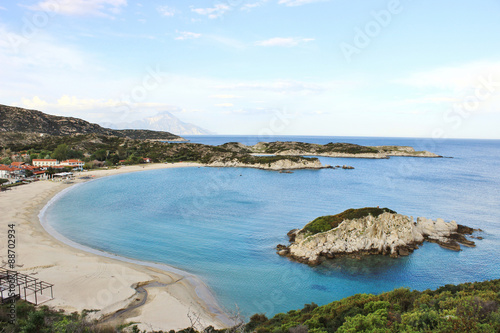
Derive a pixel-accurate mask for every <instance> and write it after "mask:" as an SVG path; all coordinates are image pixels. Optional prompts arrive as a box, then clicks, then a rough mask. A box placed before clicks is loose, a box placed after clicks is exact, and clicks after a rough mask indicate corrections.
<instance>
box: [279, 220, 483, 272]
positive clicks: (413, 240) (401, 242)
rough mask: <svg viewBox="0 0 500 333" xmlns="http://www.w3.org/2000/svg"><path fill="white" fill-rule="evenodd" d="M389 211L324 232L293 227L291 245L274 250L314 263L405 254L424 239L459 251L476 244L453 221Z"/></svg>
mask: <svg viewBox="0 0 500 333" xmlns="http://www.w3.org/2000/svg"><path fill="white" fill-rule="evenodd" d="M352 211H354V210H352ZM389 211H390V210H388V211H384V212H383V213H381V214H380V215H378V216H373V215H368V216H364V217H361V218H354V219H346V220H343V221H342V222H341V223H339V224H338V225H337V226H335V227H333V228H332V229H331V230H327V231H324V232H318V233H311V231H310V228H307V226H306V227H304V228H303V229H294V230H292V231H290V232H289V233H288V236H289V238H290V242H291V243H290V245H288V246H286V245H281V244H280V245H278V246H277V253H278V254H279V255H281V256H287V257H290V258H291V259H293V260H296V261H299V262H302V263H307V264H310V265H317V264H319V263H320V262H321V261H322V260H324V259H325V258H328V259H333V258H335V257H338V256H343V255H366V254H383V255H390V256H391V257H394V258H397V257H399V256H407V255H409V254H410V253H412V252H413V251H414V250H415V249H418V246H419V245H421V244H422V243H423V242H424V241H428V242H433V243H437V244H439V245H440V246H442V247H443V248H446V249H450V250H454V251H460V249H461V247H460V245H464V246H468V247H474V246H475V243H474V242H473V241H471V240H469V239H467V238H466V237H465V235H471V234H472V233H473V231H475V230H474V229H472V228H469V227H466V226H463V225H460V224H457V223H456V222H455V221H451V222H445V221H444V220H443V219H437V220H435V221H434V220H431V219H427V218H424V217H419V218H417V222H414V220H413V217H411V216H405V215H401V214H397V213H395V212H393V211H390V212H389ZM346 212H347V211H346ZM344 213H345V212H344ZM339 215H341V214H339ZM478 239H480V238H478Z"/></svg>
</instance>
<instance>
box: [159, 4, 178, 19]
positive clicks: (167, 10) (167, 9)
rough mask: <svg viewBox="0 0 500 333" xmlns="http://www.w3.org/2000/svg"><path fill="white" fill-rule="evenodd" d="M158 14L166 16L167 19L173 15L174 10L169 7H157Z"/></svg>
mask: <svg viewBox="0 0 500 333" xmlns="http://www.w3.org/2000/svg"><path fill="white" fill-rule="evenodd" d="M158 12H159V13H160V14H161V15H163V16H167V17H172V16H174V15H175V12H176V11H175V9H173V8H171V7H169V6H160V7H158Z"/></svg>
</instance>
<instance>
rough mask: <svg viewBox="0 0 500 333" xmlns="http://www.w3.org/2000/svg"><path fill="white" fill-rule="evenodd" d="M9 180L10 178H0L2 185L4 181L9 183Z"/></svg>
mask: <svg viewBox="0 0 500 333" xmlns="http://www.w3.org/2000/svg"><path fill="white" fill-rule="evenodd" d="M8 182H9V180H8V179H4V178H0V185H2V184H4V183H8Z"/></svg>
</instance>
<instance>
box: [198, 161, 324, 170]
mask: <svg viewBox="0 0 500 333" xmlns="http://www.w3.org/2000/svg"><path fill="white" fill-rule="evenodd" d="M208 166H211V167H237V168H257V169H266V170H292V169H322V168H325V167H326V166H324V165H323V164H321V162H320V161H319V160H314V161H307V160H304V161H300V162H293V161H291V160H279V161H276V162H274V163H269V164H268V163H263V164H244V163H240V162H238V161H230V162H213V163H210V164H209V165H208Z"/></svg>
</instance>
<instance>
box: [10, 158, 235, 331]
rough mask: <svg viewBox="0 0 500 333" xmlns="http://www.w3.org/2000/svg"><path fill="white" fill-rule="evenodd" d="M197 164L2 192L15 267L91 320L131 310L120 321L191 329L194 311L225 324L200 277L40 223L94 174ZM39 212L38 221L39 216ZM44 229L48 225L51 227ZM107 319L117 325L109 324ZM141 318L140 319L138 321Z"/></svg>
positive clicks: (58, 304)
mask: <svg viewBox="0 0 500 333" xmlns="http://www.w3.org/2000/svg"><path fill="white" fill-rule="evenodd" d="M201 166H202V165H201V164H196V163H177V164H160V163H158V164H146V165H140V166H137V165H135V166H126V167H121V168H119V169H110V170H97V171H89V172H82V173H79V174H77V177H76V179H75V180H73V181H72V182H71V184H66V183H64V182H53V181H39V182H36V183H33V184H28V185H23V186H19V187H15V188H14V189H12V190H10V191H6V192H2V193H1V194H0V211H2V215H4V221H5V223H3V224H2V225H1V226H0V236H3V237H6V236H7V224H11V223H14V224H15V225H16V234H17V246H16V254H17V258H16V270H17V271H19V272H21V273H24V274H28V275H30V276H33V277H35V278H38V279H40V280H43V281H46V282H49V283H52V284H54V296H55V298H54V299H53V300H50V301H47V302H45V303H44V305H48V306H52V307H55V308H57V309H64V310H65V311H67V312H73V311H79V312H80V311H82V310H84V309H87V310H100V311H98V312H92V313H91V314H92V316H93V318H100V317H106V316H110V315H112V314H113V313H115V312H117V311H119V310H122V309H126V308H128V307H131V308H132V309H131V310H130V311H128V312H127V313H126V315H125V316H124V315H121V316H120V317H121V319H120V321H122V320H124V321H125V322H134V323H137V324H138V326H139V328H140V329H141V330H171V329H174V330H179V329H183V328H186V327H189V326H191V322H190V320H189V318H188V314H189V313H191V314H192V313H196V314H197V315H200V321H201V323H202V324H203V325H205V326H209V325H212V326H214V327H218V328H222V327H225V326H228V325H229V324H230V319H229V318H228V317H227V316H226V315H225V313H224V312H223V311H222V310H221V309H220V308H219V306H218V305H217V302H216V300H215V298H214V297H213V295H212V293H211V291H210V290H209V288H208V287H207V286H206V285H205V284H204V283H203V282H202V281H201V280H200V279H198V278H197V277H196V276H194V275H192V274H189V273H187V272H183V271H181V270H178V269H176V268H174V267H170V266H168V265H164V264H156V263H150V262H144V261H140V260H133V259H128V258H124V257H120V256H117V255H114V254H110V253H105V252H101V251H98V250H94V249H91V248H88V247H85V246H83V245H80V244H77V243H75V242H72V241H71V240H68V239H66V238H64V237H62V236H60V235H59V234H58V233H57V232H55V231H54V230H53V229H52V228H50V226H47V224H46V223H45V222H44V220H43V213H44V210H45V207H47V206H48V205H49V204H50V203H51V202H53V201H54V200H56V199H57V197H58V196H59V195H63V194H64V192H65V191H68V190H70V189H71V188H72V187H73V186H74V185H77V184H82V183H84V182H86V181H89V180H83V179H78V178H79V177H82V176H88V177H92V178H91V179H97V178H102V177H106V176H111V175H117V174H123V173H130V172H140V171H147V170H155V169H163V168H178V167H201ZM39 217H40V218H41V219H39ZM46 228H47V229H48V230H46ZM6 243H7V242H0V244H1V245H0V258H1V259H2V266H5V265H6V263H7V248H6ZM138 287H142V288H144V289H146V290H147V295H148V296H147V299H146V302H145V304H143V305H141V306H139V307H137V308H133V305H134V302H136V301H137V300H138V299H139V298H138V296H139V295H138V290H136V288H138ZM110 323H113V324H115V323H118V322H113V321H111V322H110ZM139 323H140V324H139Z"/></svg>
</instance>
